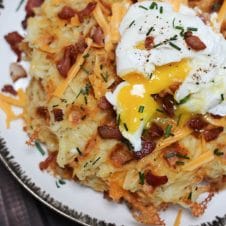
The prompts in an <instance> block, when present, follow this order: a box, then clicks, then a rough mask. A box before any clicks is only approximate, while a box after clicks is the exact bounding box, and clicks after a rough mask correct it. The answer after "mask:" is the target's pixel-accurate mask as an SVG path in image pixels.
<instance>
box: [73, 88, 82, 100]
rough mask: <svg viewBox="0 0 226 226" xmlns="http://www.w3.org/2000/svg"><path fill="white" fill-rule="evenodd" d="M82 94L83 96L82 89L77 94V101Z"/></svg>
mask: <svg viewBox="0 0 226 226" xmlns="http://www.w3.org/2000/svg"><path fill="white" fill-rule="evenodd" d="M81 94H82V89H81V90H80V91H79V93H78V94H77V96H76V97H75V99H77V98H78V97H79V96H80V95H81Z"/></svg>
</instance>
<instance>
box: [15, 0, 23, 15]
mask: <svg viewBox="0 0 226 226" xmlns="http://www.w3.org/2000/svg"><path fill="white" fill-rule="evenodd" d="M24 1H25V0H21V1H20V3H19V5H18V6H17V8H16V12H17V11H19V9H20V7H21V6H22V4H23V3H24Z"/></svg>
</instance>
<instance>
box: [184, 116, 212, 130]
mask: <svg viewBox="0 0 226 226" xmlns="http://www.w3.org/2000/svg"><path fill="white" fill-rule="evenodd" d="M187 125H188V127H189V128H191V129H192V130H193V131H194V132H200V131H201V130H203V129H204V128H205V127H206V126H207V125H208V123H207V122H206V121H205V120H204V119H203V117H202V115H196V116H194V117H193V118H191V119H190V120H189V121H188V122H187Z"/></svg>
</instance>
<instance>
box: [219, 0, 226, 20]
mask: <svg viewBox="0 0 226 226" xmlns="http://www.w3.org/2000/svg"><path fill="white" fill-rule="evenodd" d="M225 18H226V0H224V2H223V5H222V6H221V8H220V11H219V13H218V20H219V23H220V24H222V23H223V21H224V19H225Z"/></svg>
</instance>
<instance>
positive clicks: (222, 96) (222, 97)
mask: <svg viewBox="0 0 226 226" xmlns="http://www.w3.org/2000/svg"><path fill="white" fill-rule="evenodd" d="M221 100H222V101H224V94H223V93H222V94H221Z"/></svg>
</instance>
